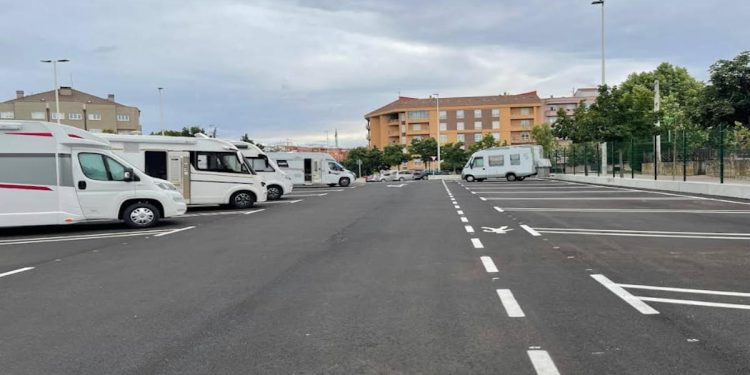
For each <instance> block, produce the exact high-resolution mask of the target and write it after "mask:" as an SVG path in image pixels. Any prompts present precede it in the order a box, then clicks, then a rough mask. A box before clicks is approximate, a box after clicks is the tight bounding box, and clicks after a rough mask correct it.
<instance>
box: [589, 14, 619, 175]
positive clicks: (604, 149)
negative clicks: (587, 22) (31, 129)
mask: <svg viewBox="0 0 750 375" xmlns="http://www.w3.org/2000/svg"><path fill="white" fill-rule="evenodd" d="M591 5H601V6H602V86H604V85H606V84H607V80H606V76H605V63H604V61H605V60H604V50H605V49H604V0H595V1H592V2H591ZM612 147H613V148H614V147H615V145H614V143H613V144H612ZM599 148H600V149H601V152H602V155H601V158H600V159H599V160H601V165H599V170H600V171H602V172H604V173H605V174H606V173H607V143H606V142H604V143H602V144H601V147H599ZM614 164H615V161H614V160H612V170H614V168H615V167H614Z"/></svg>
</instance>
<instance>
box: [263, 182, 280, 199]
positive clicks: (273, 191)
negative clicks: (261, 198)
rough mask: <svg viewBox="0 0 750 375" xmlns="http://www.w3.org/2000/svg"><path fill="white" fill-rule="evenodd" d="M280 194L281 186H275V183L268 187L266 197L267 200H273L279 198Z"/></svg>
mask: <svg viewBox="0 0 750 375" xmlns="http://www.w3.org/2000/svg"><path fill="white" fill-rule="evenodd" d="M282 194H283V193H282V190H281V187H279V186H276V185H271V186H269V187H268V195H267V197H268V199H269V200H272V201H275V200H277V199H279V198H281V195H282Z"/></svg>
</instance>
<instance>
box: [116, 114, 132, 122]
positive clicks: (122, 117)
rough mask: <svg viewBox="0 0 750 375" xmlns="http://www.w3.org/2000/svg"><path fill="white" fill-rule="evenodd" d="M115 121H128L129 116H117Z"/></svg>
mask: <svg viewBox="0 0 750 375" xmlns="http://www.w3.org/2000/svg"><path fill="white" fill-rule="evenodd" d="M117 121H130V116H129V115H117Z"/></svg>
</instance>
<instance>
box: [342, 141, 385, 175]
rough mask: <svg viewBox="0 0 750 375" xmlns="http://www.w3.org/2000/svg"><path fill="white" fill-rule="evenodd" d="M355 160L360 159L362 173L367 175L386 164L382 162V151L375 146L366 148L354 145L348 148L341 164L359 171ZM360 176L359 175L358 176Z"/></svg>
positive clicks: (383, 167)
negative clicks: (347, 152)
mask: <svg viewBox="0 0 750 375" xmlns="http://www.w3.org/2000/svg"><path fill="white" fill-rule="evenodd" d="M357 160H362V175H363V176H367V175H371V174H373V173H375V172H378V171H380V170H381V169H386V168H387V167H388V166H387V165H385V163H384V162H383V152H382V151H380V150H379V149H378V148H377V147H375V148H371V149H368V148H367V147H355V148H353V149H351V150H349V154H348V155H347V157H346V159H345V160H344V161H342V162H341V164H342V165H343V166H344V167H346V169H348V170H350V171H354V172H355V173H358V172H359V167H358V165H357ZM360 177H361V176H360Z"/></svg>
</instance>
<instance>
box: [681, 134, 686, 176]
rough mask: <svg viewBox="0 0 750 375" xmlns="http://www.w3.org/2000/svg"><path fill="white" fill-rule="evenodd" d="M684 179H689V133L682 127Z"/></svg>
mask: <svg viewBox="0 0 750 375" xmlns="http://www.w3.org/2000/svg"><path fill="white" fill-rule="evenodd" d="M682 181H683V182H684V181H687V133H686V132H685V128H684V127H683V128H682Z"/></svg>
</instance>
